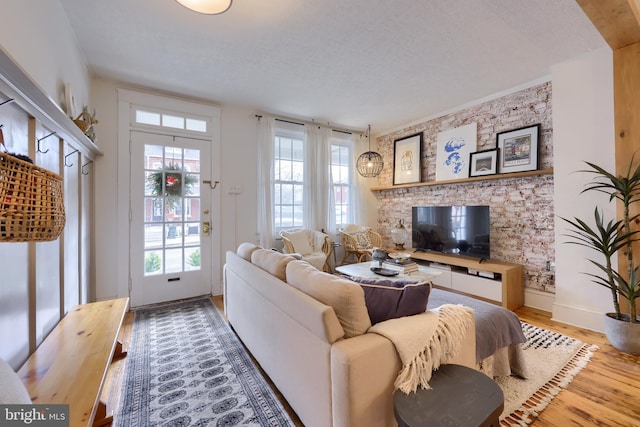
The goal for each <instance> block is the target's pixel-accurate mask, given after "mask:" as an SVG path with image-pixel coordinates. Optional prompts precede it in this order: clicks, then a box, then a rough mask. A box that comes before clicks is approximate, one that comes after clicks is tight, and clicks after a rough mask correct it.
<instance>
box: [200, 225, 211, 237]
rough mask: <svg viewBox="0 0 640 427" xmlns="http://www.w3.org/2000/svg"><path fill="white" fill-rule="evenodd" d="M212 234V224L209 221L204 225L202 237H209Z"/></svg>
mask: <svg viewBox="0 0 640 427" xmlns="http://www.w3.org/2000/svg"><path fill="white" fill-rule="evenodd" d="M210 233H211V224H210V223H209V221H206V222H203V223H202V235H203V236H208V235H209V234H210Z"/></svg>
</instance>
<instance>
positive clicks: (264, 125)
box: [258, 116, 276, 248]
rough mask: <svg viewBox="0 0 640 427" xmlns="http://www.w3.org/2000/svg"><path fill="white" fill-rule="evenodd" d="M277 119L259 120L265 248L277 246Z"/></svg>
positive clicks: (260, 212)
mask: <svg viewBox="0 0 640 427" xmlns="http://www.w3.org/2000/svg"><path fill="white" fill-rule="evenodd" d="M274 121H275V119H274V118H273V117H270V116H262V117H261V118H260V119H259V120H258V235H259V237H258V244H259V245H260V246H262V247H263V248H273V247H275V246H276V239H275V237H276V236H275V234H274V229H273V194H272V189H273V186H272V185H271V177H273V140H274V137H275V135H274V131H273V125H274Z"/></svg>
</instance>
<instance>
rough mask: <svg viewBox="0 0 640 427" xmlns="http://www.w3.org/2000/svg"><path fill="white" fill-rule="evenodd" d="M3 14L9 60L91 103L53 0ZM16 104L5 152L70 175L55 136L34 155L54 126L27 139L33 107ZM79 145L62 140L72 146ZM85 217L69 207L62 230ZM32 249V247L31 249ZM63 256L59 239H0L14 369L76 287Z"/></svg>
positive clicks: (53, 94) (16, 4) (69, 184)
mask: <svg viewBox="0 0 640 427" xmlns="http://www.w3.org/2000/svg"><path fill="white" fill-rule="evenodd" d="M2 16H3V18H4V19H3V22H2V24H1V25H0V48H1V49H2V50H3V51H4V52H5V53H6V54H7V55H8V56H9V57H11V58H12V60H13V62H14V63H16V64H17V65H18V66H19V67H20V68H21V69H22V70H23V71H24V73H25V74H26V75H28V76H29V77H30V78H31V80H33V81H34V82H35V84H36V85H37V86H39V87H40V88H41V89H42V90H43V91H44V93H45V94H46V95H47V96H48V97H49V98H50V99H52V100H53V101H54V102H56V103H57V104H58V105H59V106H61V107H62V106H63V105H64V104H63V101H64V96H63V94H64V87H65V84H66V83H70V84H71V86H72V87H73V88H74V93H75V95H76V98H77V99H78V104H79V105H80V106H82V105H84V104H88V103H89V75H88V71H87V68H86V66H85V63H84V60H83V57H82V55H81V54H80V51H79V49H78V47H77V44H76V39H75V36H74V34H72V33H71V32H70V31H69V26H68V23H67V19H66V15H65V14H64V10H63V9H62V7H61V6H60V4H59V3H58V2H57V1H50V0H33V1H24V0H3V2H2ZM17 104H18V103H14V104H9V105H6V106H4V107H3V109H2V111H0V116H1V118H2V124H4V132H5V138H7V140H8V146H9V149H10V150H11V151H15V152H21V153H25V154H26V153H28V152H29V151H31V153H32V154H31V156H32V158H35V159H36V163H37V164H38V165H41V166H44V167H45V168H47V169H49V170H52V171H54V172H58V173H70V171H69V170H68V168H64V167H63V166H62V165H61V162H60V156H59V155H58V153H59V152H60V148H61V144H60V142H59V139H57V138H55V137H51V138H49V139H45V140H44V141H43V144H44V148H46V149H49V150H50V151H49V152H48V153H47V154H43V153H41V154H38V155H35V156H34V155H33V151H34V150H35V148H34V145H35V138H41V137H43V136H44V135H46V134H48V133H49V130H58V131H59V129H57V128H56V129H48V128H45V127H44V126H42V125H41V124H39V123H36V125H35V135H30V136H29V135H28V131H27V126H28V120H29V115H33V114H34V111H30V112H27V111H24V110H21V109H20V107H18V106H17ZM77 142H78V141H75V140H74V141H67V143H69V144H76V143H77ZM70 147H71V146H70ZM74 148H77V147H74ZM63 169H66V170H64V171H63ZM65 181H66V182H65V185H66V189H67V190H70V191H73V189H75V190H76V191H77V189H78V185H79V184H78V180H75V181H73V180H71V179H65ZM74 182H75V184H74ZM85 214H86V205H83V206H80V205H79V204H71V205H69V206H67V209H66V216H67V221H68V223H67V227H73V226H74V225H77V224H78V218H80V216H84V215H85ZM68 231H70V230H69V229H68ZM76 234H77V233H76ZM65 244H66V245H68V248H69V250H70V252H71V253H74V252H75V253H77V252H78V248H79V245H80V240H79V239H78V238H77V237H76V239H73V238H72V236H70V235H67V240H65ZM29 248H32V253H31V254H30V253H29V252H30V250H29ZM65 261H66V259H65V258H64V256H63V251H62V249H61V247H60V241H59V240H56V241H53V242H43V243H36V244H35V245H32V244H27V243H6V242H1V243H0V271H1V272H2V279H1V281H2V292H0V313H2V315H1V316H0V342H2V343H3V345H2V346H1V347H2V348H1V349H0V357H2V358H3V359H6V360H8V361H9V363H10V364H11V366H12V367H14V368H17V367H18V366H20V365H21V364H22V362H23V361H24V359H25V358H26V357H27V355H28V353H29V344H30V343H29V341H30V338H29V336H30V331H31V332H33V333H34V336H35V341H34V342H32V343H31V344H32V345H35V344H37V343H38V342H40V341H41V340H42V338H43V337H44V336H46V334H47V333H48V332H49V331H50V330H51V328H52V327H53V326H54V325H55V323H56V322H57V321H58V320H59V318H60V315H61V313H60V296H61V293H60V289H61V279H62V277H63V276H64V289H65V292H66V294H67V295H68V296H73V295H74V294H73V293H72V292H71V289H72V288H73V289H77V287H78V274H77V273H76V274H75V275H73V274H67V275H62V274H61V268H62V266H63V265H65ZM83 268H85V266H83ZM76 270H77V269H76ZM63 272H64V270H63ZM75 295H76V298H75V300H74V301H71V300H72V298H69V299H68V300H65V302H68V304H69V305H70V304H74V303H75V304H77V303H78V302H79V301H78V298H77V292H76V294H75ZM29 301H34V302H35V312H30V308H29Z"/></svg>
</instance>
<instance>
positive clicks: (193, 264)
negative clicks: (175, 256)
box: [184, 247, 200, 271]
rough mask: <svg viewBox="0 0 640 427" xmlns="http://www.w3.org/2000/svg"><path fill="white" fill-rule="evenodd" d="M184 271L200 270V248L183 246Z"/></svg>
mask: <svg viewBox="0 0 640 427" xmlns="http://www.w3.org/2000/svg"><path fill="white" fill-rule="evenodd" d="M184 259H185V262H184V264H185V265H184V269H185V271H193V270H200V248H199V247H197V248H185V250H184Z"/></svg>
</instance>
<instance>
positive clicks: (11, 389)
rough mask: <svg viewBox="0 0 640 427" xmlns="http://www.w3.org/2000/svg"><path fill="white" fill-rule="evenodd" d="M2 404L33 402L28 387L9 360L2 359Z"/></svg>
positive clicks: (0, 373)
mask: <svg viewBox="0 0 640 427" xmlns="http://www.w3.org/2000/svg"><path fill="white" fill-rule="evenodd" d="M0 384H2V387H0V404H3V405H5V404H22V405H24V404H31V403H32V402H31V398H30V397H29V393H27V389H26V387H25V386H24V384H23V383H22V381H21V380H20V377H18V374H16V373H15V371H14V370H13V369H12V368H11V366H9V364H8V363H7V362H5V361H4V360H2V359H0Z"/></svg>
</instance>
